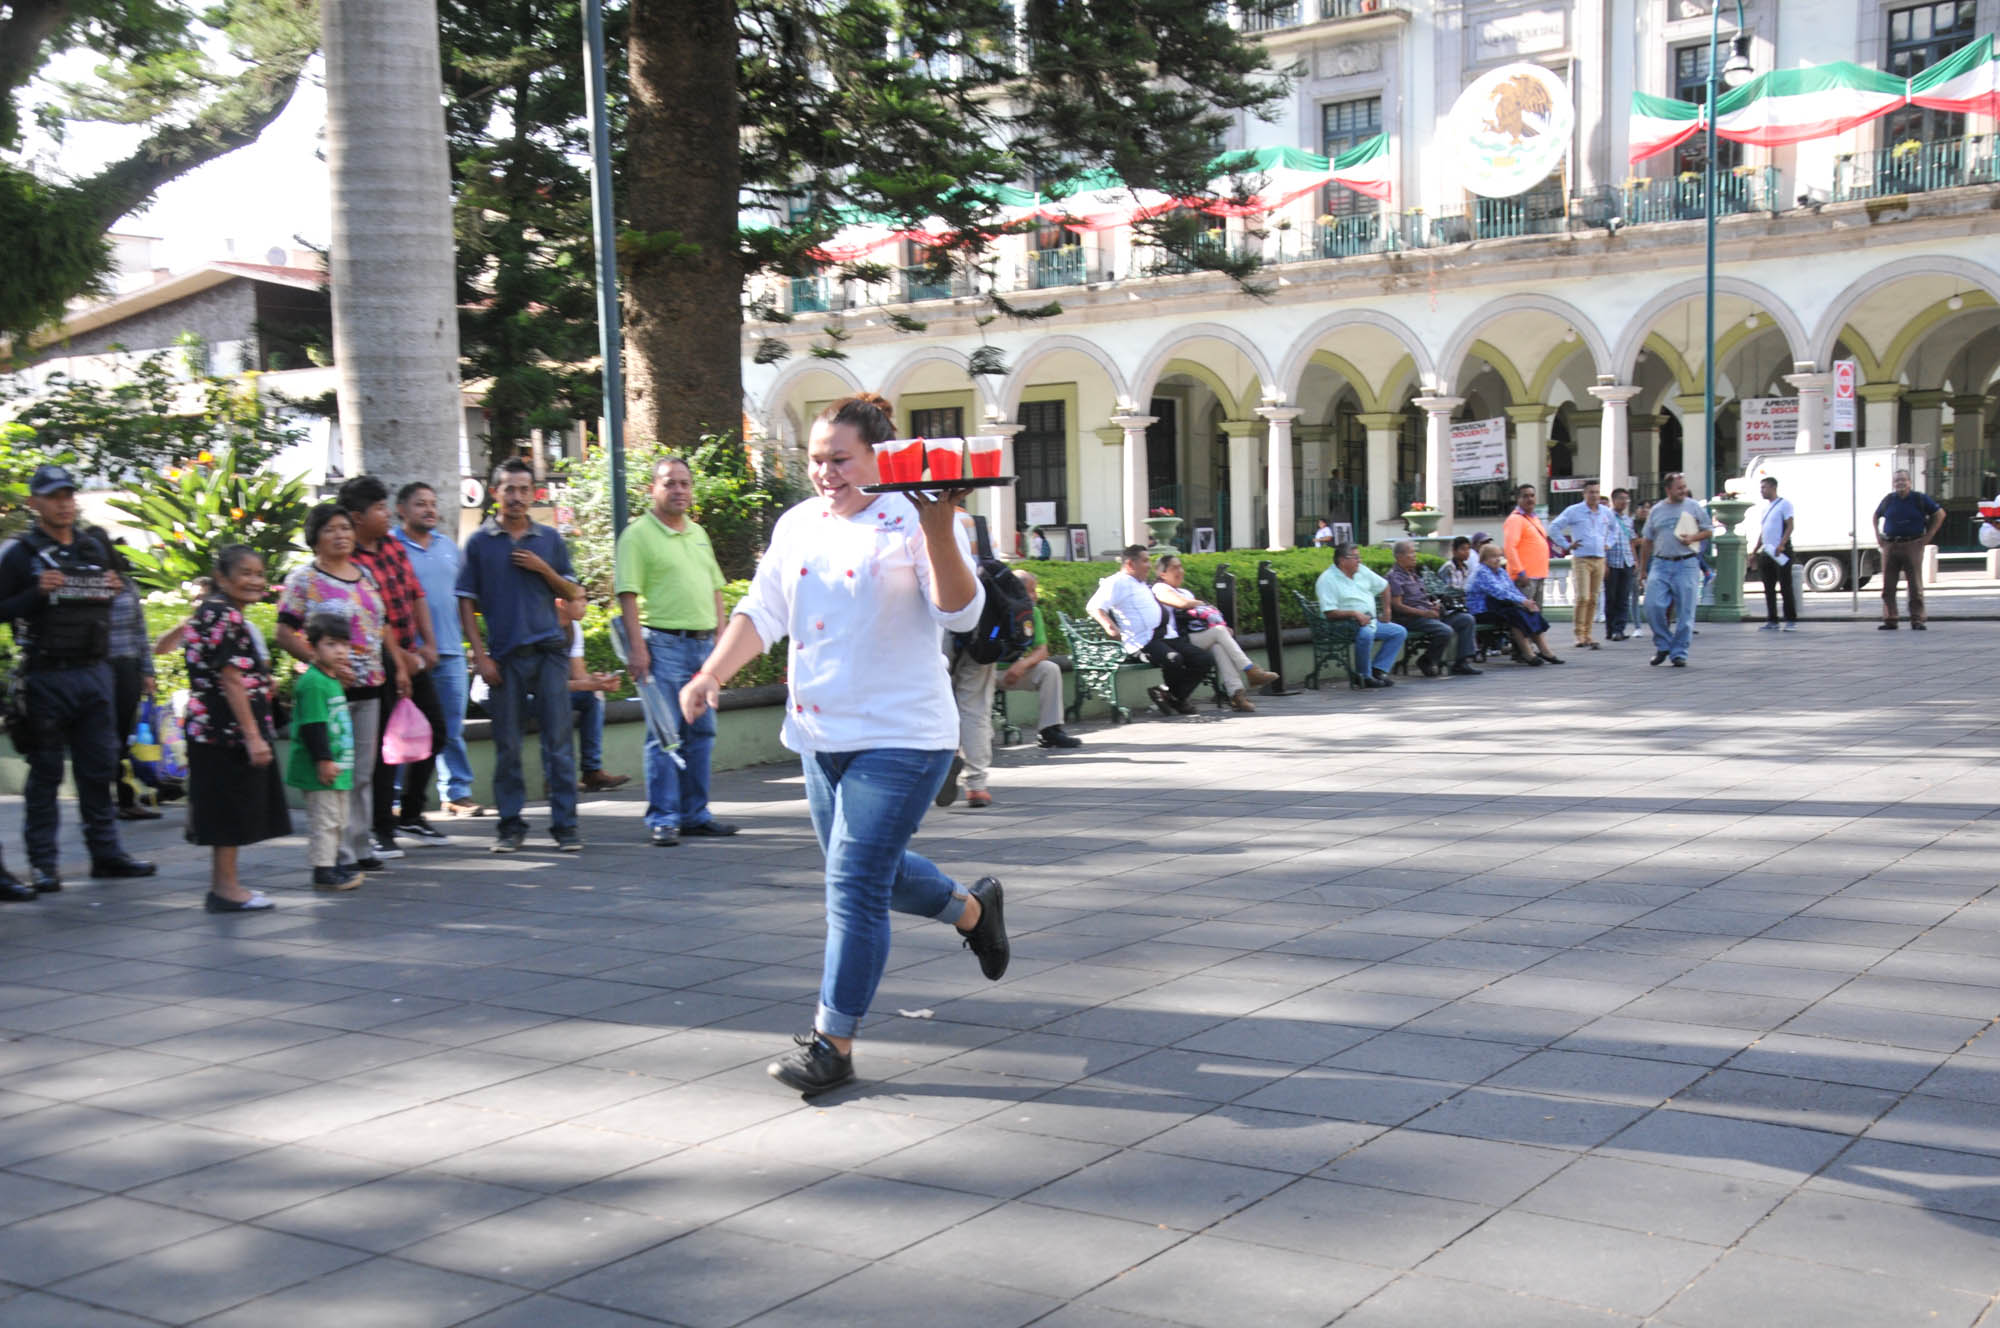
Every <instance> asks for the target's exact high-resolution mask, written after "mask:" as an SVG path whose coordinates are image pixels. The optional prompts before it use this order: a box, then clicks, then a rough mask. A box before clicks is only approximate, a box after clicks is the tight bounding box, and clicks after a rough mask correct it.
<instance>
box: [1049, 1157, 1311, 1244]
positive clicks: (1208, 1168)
mask: <svg viewBox="0 0 2000 1328" xmlns="http://www.w3.org/2000/svg"><path fill="white" fill-rule="evenodd" d="M1291 1179H1292V1178H1291V1177H1290V1176H1287V1175H1285V1174H1284V1173H1282V1172H1276V1171H1265V1170H1261V1169H1257V1168H1252V1167H1242V1166H1231V1165H1229V1164H1227V1163H1222V1162H1210V1161H1206V1160H1204V1159H1201V1158H1192V1157H1178V1156H1175V1155H1173V1154H1165V1153H1140V1152H1126V1153H1121V1154H1119V1155H1118V1156H1116V1157H1110V1158H1106V1159H1105V1160H1104V1161H1102V1162H1094V1163H1092V1164H1091V1165H1089V1166H1087V1167H1085V1168H1083V1169H1082V1170H1081V1171H1076V1172H1073V1173H1071V1174H1070V1175H1068V1176H1065V1177H1063V1178H1062V1179H1061V1180H1058V1181H1055V1182H1054V1183H1052V1184H1049V1185H1046V1186H1043V1187H1042V1188H1041V1189H1039V1190H1036V1191H1034V1192H1033V1193H1032V1194H1029V1195H1028V1196H1027V1198H1028V1200H1029V1201H1030V1202H1033V1203H1038V1204H1046V1205H1048V1206H1050V1207H1054V1208H1070V1209H1075V1210H1077V1211H1079V1212H1085V1213H1097V1214H1099V1215H1101V1216H1104V1217H1121V1218H1125V1219H1127V1220H1129V1221H1134V1222H1153V1223H1157V1224H1159V1225H1161V1226H1166V1227H1175V1228H1179V1229H1180V1230H1183V1231H1199V1230H1201V1229H1203V1228H1204V1227H1208V1226H1210V1225H1212V1224H1213V1223H1215V1222H1217V1221H1219V1220H1221V1219H1222V1218H1224V1217H1226V1216H1227V1215H1228V1214H1230V1213H1233V1212H1235V1211H1236V1210H1237V1209H1239V1208H1243V1207H1245V1206H1246V1205H1249V1204H1252V1203H1255V1202H1256V1201H1257V1200H1259V1199H1261V1198H1262V1197H1263V1196H1265V1195H1267V1194H1269V1193H1271V1192H1272V1191H1273V1190H1275V1189H1278V1188H1279V1187H1280V1186H1282V1185H1285V1184H1287V1183H1288V1182H1289V1181H1291Z"/></svg>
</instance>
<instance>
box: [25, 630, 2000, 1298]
mask: <svg viewBox="0 0 2000 1328" xmlns="http://www.w3.org/2000/svg"><path fill="white" fill-rule="evenodd" d="M1566 630H1567V629H1566V628H1560V627H1559V629H1558V632H1557V633H1556V634H1555V635H1556V639H1557V641H1558V643H1559V645H1560V642H1561V639H1562V637H1563V636H1564V635H1566ZM1994 643H1995V628H1994V626H1993V625H1992V624H1988V623H1959V624H1944V625H1940V626H1939V627H1938V628H1937V629H1935V630H1932V631H1931V632H1929V633H1927V634H1924V635H1916V634H1913V633H1910V632H1908V631H1904V632H1899V633H1897V634H1895V635H1890V634H1888V633H1877V632H1875V631H1873V630H1871V629H1870V628H1869V627H1868V626H1867V625H1866V624H1822V625H1819V626H1816V627H1809V628H1808V629H1807V630H1806V631H1803V632H1800V633H1798V634H1795V635H1791V636H1785V635H1780V634H1766V633H1759V632H1757V631H1756V630H1755V629H1754V626H1753V625H1750V624H1745V625H1743V626H1741V627H1738V626H1722V625H1719V624H1709V625H1707V626H1705V627H1704V628H1703V631H1702V634H1701V636H1700V637H1698V638H1697V639H1696V643H1695V651H1694V667H1692V668H1690V669H1687V670H1685V671H1682V670H1674V669H1670V668H1649V667H1647V664H1646V660H1647V658H1648V656H1649V654H1650V650H1649V648H1648V646H1647V645H1645V644H1644V643H1643V642H1639V641H1633V642H1628V643H1626V644H1623V645H1613V646H1607V647H1606V648H1605V649H1604V650H1603V651H1602V652H1599V653H1594V654H1592V653H1587V652H1565V653H1566V654H1567V655H1568V657H1569V659H1570V661H1571V662H1570V663H1569V664H1567V665H1566V666H1564V667H1562V668H1554V667H1547V668H1539V669H1525V668H1520V667H1511V666H1506V665H1496V666H1494V667H1492V668H1491V669H1489V671H1488V672H1487V674H1486V676H1485V677H1483V678H1478V679H1451V680H1445V681H1438V682H1426V681H1424V680H1422V679H1412V680H1411V681H1409V682H1406V683H1403V684H1400V685H1398V686H1397V687H1396V688H1395V689H1394V690H1392V691H1387V692H1380V693H1359V692H1350V691H1347V690H1345V689H1341V690H1327V691H1325V692H1321V693H1317V694H1306V695H1303V696H1298V697H1293V698H1287V699H1277V700H1269V701H1266V702H1264V703H1263V704H1262V708H1261V710H1260V712H1259V713H1258V714H1256V715H1252V716H1232V717H1229V718H1227V719H1221V718H1216V717H1214V715H1213V712H1210V713H1208V714H1205V715H1204V716H1203V717H1201V718H1199V719H1177V720H1157V719H1155V720H1143V721H1140V722H1137V723H1134V724H1132V725H1130V726H1128V727H1124V728H1119V729H1112V728H1110V727H1108V726H1104V725H1096V724H1093V725H1086V726H1085V727H1084V728H1083V730H1082V736H1083V737H1084V738H1085V739H1086V740H1087V742H1088V744H1089V745H1088V746H1086V747H1085V748H1083V749H1082V750H1081V751H1078V752H1074V753H1066V754H1062V755H1059V756H1045V755H1044V754H1042V753H1040V752H1039V751H1036V750H1035V749H1033V748H1017V749H1013V750H1011V751H1009V752H1007V753H1005V754H1004V755H1003V758H1002V760H1001V763H1000V766H999V768H998V769H997V770H996V772H995V776H994V790H995V798H996V805H995V806H994V808H993V809H992V810H990V811H982V812H972V811H967V810H965V809H963V808H962V807H960V808H954V809H953V810H951V811H949V812H933V813H932V814H931V816H930V817H929V819H928V821H927V823H926V824H925V826H924V829H923V833H922V835H921V837H920V839H919V844H918V846H919V847H920V848H921V849H922V850H923V851H925V852H927V853H929V854H931V855H933V856H935V857H936V858H937V859H938V860H939V861H940V862H942V863H943V864H945V865H946V866H947V867H948V868H949V869H950V870H952V871H953V872H955V873H960V874H962V875H963V876H964V877H965V878H966V879H971V878H972V877H974V876H976V875H979V874H981V873H982V872H984V871H986V870H989V869H990V870H992V871H994V872H996V873H998V874H999V875H1001V876H1002V877H1003V878H1004V879H1005V881H1006V883H1007V890H1008V918H1009V921H1010V923H1011V925H1012V931H1013V935H1014V961H1013V968H1012V971H1011V972H1010V973H1009V974H1008V975H1007V977H1006V979H1005V980H1004V981H1002V982H1000V983H997V984H989V983H987V982H984V981H982V980H981V978H980V976H979V973H978V968H977V965H976V963H975V961H974V959H973V957H972V956H971V955H970V954H968V953H966V952H965V951H964V950H962V949H961V948H959V946H958V945H957V944H956V942H955V940H954V937H953V935H952V934H951V932H950V931H949V929H948V928H946V927H944V926H942V925H940V924H936V923H931V922H926V921H921V920H917V919H900V920H899V921H898V925H897V933H896V949H895V953H894V956H893V959H892V965H891V971H890V973H889V976H888V979H887V981H886V982H885V984H884V986H883V989H882V992H881V995H880V998H879V1000H878V1002H877V1008H876V1012H875V1016H874V1018H873V1020H872V1021H871V1023H870V1024H869V1025H868V1027H867V1028H866V1029H865V1040H864V1041H863V1042H861V1043H860V1044H859V1048H858V1052H857V1066H858V1068H859V1070H860V1072H861V1074H862V1076H863V1079H862V1082H860V1083H858V1084H857V1085H855V1086H853V1087H851V1088H848V1089H846V1090H843V1091H841V1092H839V1093H837V1094H834V1095H831V1096H829V1097H827V1098H824V1099H820V1100H818V1101H817V1102H814V1103H811V1104H804V1103H801V1101H800V1100H799V1099H798V1098H797V1097H796V1096H793V1095H790V1094H788V1093H786V1092H785V1091H783V1090H782V1089H781V1088H779V1086H778V1085H776V1084H775V1083H773V1082H772V1081H771V1080H770V1079H768V1078H767V1077H766V1076H765V1073H764V1065H765V1063H766V1062H767V1061H768V1060H769V1059H770V1058H771V1057H772V1055H773V1054H774V1053H776V1052H777V1051H778V1050H780V1049H782V1048H785V1047H788V1046H789V1041H788V1035H790V1034H792V1033H795V1032H799V1031H801V1030H803V1029H804V1028H805V1027H806V1026H807V1023H808V1021H809V1019H810V1015H811V1009H812V996H813V993H814V991H815V989H816V986H817V983H818V969H819V954H820V943H821V937H822V921H821V898H820V887H819V880H820V877H819V865H820V859H819V854H818V851H817V849H816V848H815V846H814V844H813V840H812V836H811V832H810V829H809V827H808V824H807V821H806V817H805V812H804V804H803V802H802V800H801V790H800V783H799V778H798V774H797V771H796V770H795V769H787V768H783V767H767V768H764V769H760V770H755V771H749V772H744V773H740V774H735V775H729V776H726V777H723V778H721V779H719V780H718V791H719V796H720V799H721V804H722V805H721V810H722V811H723V813H724V815H726V816H727V817H728V818H729V819H731V820H735V821H738V822H740V823H741V824H742V825H743V826H744V833H743V834H742V835H741V836H739V837H738V838H736V839H734V840H730V841H697V842H691V843H688V844H687V845H685V846H683V847H681V848H678V849H674V850H657V849H651V848H647V847H642V846H640V845H639V844H637V843H636V842H635V841H636V840H637V839H638V837H639V836H638V830H639V826H640V821H639V811H640V803H641V800H640V799H639V798H637V797H613V798H600V799H594V800H590V801H588V802H587V803H586V814H585V817H584V830H585V833H586V835H587V836H588V838H589V840H590V844H589V847H588V849H587V850H586V852H585V853H584V854H583V855H582V857H581V858H576V857H567V856H558V855H557V854H555V853H553V852H550V851H547V850H546V848H545V847H536V848H534V849H533V850H532V851H530V852H528V853H525V854H522V855H521V856H519V857H516V858H505V859H503V858H495V857H493V856H491V855H489V854H488V853H486V852H485V851H484V839H483V835H484V833H486V832H487V831H488V830H489V829H490V825H491V822H487V823H485V827H475V826H474V825H471V824H468V823H465V822H459V823H456V825H455V826H454V827H453V828H454V830H455V831H456V832H457V838H456V841H455V843H454V845H453V847H452V848H449V849H435V848H433V849H412V850H411V853H410V856H409V857H407V858H405V859H403V860H402V861H400V862H397V863H394V864H392V868H393V870H392V871H391V872H389V873H388V874H386V875H383V876H379V877H373V878H371V879H370V880H369V881H368V883H367V885H366V886H365V887H364V888H363V889H362V890H361V891H359V892H358V893H356V894H353V895H347V896H326V895H321V896H315V895H314V894H313V893H312V892H311V891H310V890H308V889H305V888H304V887H303V884H302V883H303V878H304V873H303V870H302V868H301V866H300V864H301V862H302V861H303V850H302V848H301V846H300V843H299V841H297V840H293V841H287V842H283V843H279V844H275V845H266V846H262V847H260V848H258V849H256V850H252V851H250V852H248V853H247V854H246V860H247V862H248V863H249V864H251V865H250V867H249V869H248V871H247V872H246V875H247V877H249V878H250V879H252V880H253V881H254V883H256V884H258V885H261V886H264V887H266V888H269V889H272V890H273V891H274V893H275V894H276V895H277V896H278V898H279V900H280V908H279V909H278V911H277V912H276V913H274V914H269V915H264V916H247V917H246V916H236V917H214V916H210V915H207V914H205V913H203V912H202V911H201V909H200V907H199V905H200V902H201V894H202V881H203V878H204V871H205V859H204V858H203V857H201V856H199V855H198V854H197V852H196V851H195V850H193V849H190V848H188V847H186V846H185V845H183V844H181V843H180V842H179V839H178V832H179V817H180V813H178V812H175V813H173V814H172V816H171V817H170V819H169V820H168V821H167V822H166V823H164V824H163V825H161V826H157V827H148V828H147V829H146V830H145V831H144V832H143V833H140V834H137V835H135V836H133V837H132V844H133V847H134V848H135V849H137V850H138V851H140V852H143V853H147V854H149V855H152V856H156V857H158V858H160V859H161V861H162V864H163V871H162V874H161V876H160V878H159V879H157V880H155V881H150V882H138V883H124V882H114V883H92V882H89V881H88V880H84V879H80V878H81V877H82V872H81V871H79V870H76V868H77V867H80V866H81V865H82V864H81V863H76V864H73V865H72V870H71V875H72V876H73V877H77V878H79V879H75V880H73V881H72V883H71V885H70V887H69V889H68V890H66V891H65V892H64V893H63V894H61V895H59V896H51V897H47V898H45V899H44V900H42V901H41V902H39V903H35V904H26V905H9V906H6V907H5V908H4V910H0V1223H5V1224H7V1225H5V1226H4V1229H0V1279H4V1280H0V1323H5V1324H6V1325H8V1328H37V1326H39V1325H57V1326H60V1328H99V1326H100V1325H105V1326H108V1325H129V1324H138V1323H167V1324H186V1323H196V1322H199V1323H203V1324H213V1325H218V1326H220V1325H231V1326H235V1325H252V1326H256V1328H269V1326H271V1325H276V1326H278V1328H318V1326H319V1325H327V1326H328V1328H387V1326H390V1325H394V1326H397V1328H402V1326H408V1328H443V1326H444V1325H454V1324H476V1325H479V1326H480V1328H527V1326H533V1328H570V1326H572V1325H573V1326H574V1328H615V1326H616V1328H637V1326H638V1325H641V1324H653V1323H659V1322H666V1323H671V1324H678V1325H685V1326H686V1328H725V1326H727V1325H736V1324H744V1323H748V1324H755V1325H757V1328H779V1326H780V1325H807V1324H811V1325H826V1324H842V1325H845V1324H856V1325H866V1328H900V1326H901V1325H912V1326H913V1328H938V1326H941V1325H976V1326H981V1328H1013V1326H1014V1325H1022V1324H1030V1323H1032V1324H1038V1325H1044V1326H1046V1328H1086V1326H1088V1328H1146V1326H1147V1325H1166V1324H1172V1325H1197V1326H1204V1328H1207V1326H1212V1328H1244V1326H1250V1328H1261V1326H1263V1325H1274V1326H1281V1328H1282V1326H1289V1325H1301V1326H1304V1325H1319V1324H1329V1323H1338V1324H1339V1325H1341V1328H1385V1326H1396V1328H1403V1326H1409V1328H1419V1326H1421V1328H1433V1326H1436V1325H1458V1324H1478V1325H1482V1328H1505V1326H1506V1325H1532V1326H1536V1328H1540V1326H1542V1325H1552V1326H1556V1328H1567V1326H1568V1325H1598V1326H1600V1328H1606V1326H1611V1325H1633V1324H1642V1323H1643V1324H1648V1325H1652V1324H1659V1325H1667V1324H1672V1325H1683V1326H1688V1328H1692V1326H1695V1325H1729V1326H1730V1328H1741V1326H1744V1325H1756V1326H1762V1325H1810V1326H1811V1328H1827V1326H1829V1325H1849V1324H1853V1325H1870V1326H1871V1328H1872V1326H1874V1325H1903V1324H1911V1325H1915V1324H1923V1325H1938V1326H1939V1328H1962V1326H1964V1325H1970V1324H1974V1323H1982V1324H1987V1325H1989V1326H1990V1325H1992V1324H1994V1323H1996V1322H2000V1310H1995V1309H1994V1308H1993V1306H1994V1301H1995V1296H1996V1293H2000V1033H1995V1032H1993V1031H1992V1030H1993V1022H1994V1018H1995V1015H1996V1013H2000V977H1997V976H1996V969H2000V893H1996V892H1995V885H1996V881H2000V866H1996V864H2000V813H1996V808H1995V803H1994V792H1995V779H1994V772H1995V766H1996V758H1995V752H1994V742H1995V735H1996V733H2000V720H1996V717H1995V715H1994V711H1993V704H1992V698H1993V695H1994V692H1995V687H1994V674H1995V672H1996V668H2000V663H1996V660H2000V656H1996V652H1995V650H1994ZM724 722H725V723H727V722H728V718H727V717H726V716H725V717H724ZM0 812H4V819H5V833H6V843H7V847H8V857H9V860H10V861H12V862H13V863H14V864H15V865H16V866H18V865H19V861H20V860H19V856H18V848H17V847H16V845H17V844H18V842H19V838H18V834H17V823H18V818H19V804H18V801H16V802H15V803H14V804H13V805H12V806H11V807H7V808H4V809H0ZM538 822H539V823H543V824H545V822H543V821H541V818H538ZM65 842H66V843H69V844H72V845H73V844H74V843H75V835H74V830H73V828H69V829H66V830H65ZM546 842H547V841H546V836H545V835H544V836H542V838H541V840H540V844H541V845H544V846H545V845H546Z"/></svg>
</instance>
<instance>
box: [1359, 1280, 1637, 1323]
mask: <svg viewBox="0 0 2000 1328" xmlns="http://www.w3.org/2000/svg"><path fill="white" fill-rule="evenodd" d="M1448 1323H1476V1324H1480V1325H1481V1326H1482V1328H1637V1326H1638V1323H1639V1320H1637V1319H1635V1318H1632V1317H1631V1316H1629V1315H1623V1314H1606V1313H1605V1312H1604V1311H1602V1310H1594V1309H1584V1308H1583V1307H1581V1306H1578V1305H1562V1304H1558V1303H1557V1302H1555V1301H1553V1300H1543V1299H1541V1298H1540V1297H1537V1296H1522V1295H1517V1294H1515V1293H1513V1292H1511V1291H1501V1290H1498V1289H1496V1288H1493V1287H1484V1286H1478V1285H1475V1284H1474V1283H1471V1282H1447V1281H1445V1280H1444V1279H1443V1278H1437V1277H1424V1276H1422V1275H1420V1274H1417V1273H1411V1274H1408V1275H1406V1276H1403V1277H1399V1278H1397V1279H1396V1280H1395V1281H1394V1282H1392V1283H1391V1284H1389V1285H1388V1286H1386V1287H1384V1288H1382V1290H1380V1291H1378V1292H1376V1293H1375V1294H1374V1295H1373V1296H1370V1297H1369V1298H1368V1299H1367V1300H1365V1301H1363V1302H1362V1303H1361V1304H1360V1305H1359V1306H1357V1307H1356V1308H1354V1309H1352V1310H1349V1311H1348V1312H1347V1313H1346V1314H1344V1315H1342V1316H1341V1319H1340V1326H1341V1328H1434V1326H1435V1325H1438V1324H1448Z"/></svg>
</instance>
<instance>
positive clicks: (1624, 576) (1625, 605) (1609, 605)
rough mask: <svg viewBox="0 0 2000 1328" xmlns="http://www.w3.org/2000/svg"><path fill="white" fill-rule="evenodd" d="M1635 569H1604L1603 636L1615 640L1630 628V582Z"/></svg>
mask: <svg viewBox="0 0 2000 1328" xmlns="http://www.w3.org/2000/svg"><path fill="white" fill-rule="evenodd" d="M1636 570H1637V569H1635V568H1631V567H1606V568H1605V569H1604V634H1605V635H1606V636H1609V637H1611V638H1612V639H1613V640H1616V639H1618V638H1620V637H1623V636H1624V635H1625V634H1626V631H1627V630H1628V629H1629V628H1630V627H1631V626H1632V581H1633V577H1634V575H1635V572H1636Z"/></svg>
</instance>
